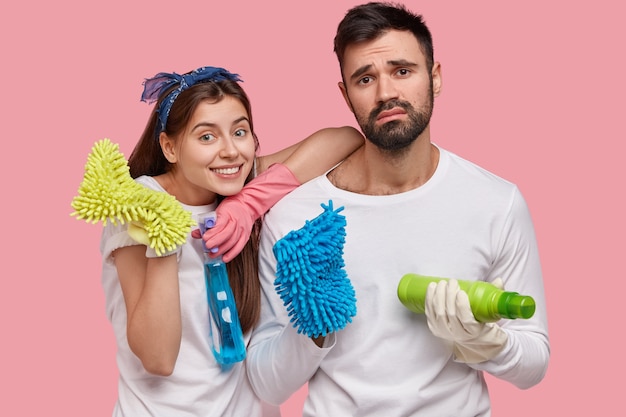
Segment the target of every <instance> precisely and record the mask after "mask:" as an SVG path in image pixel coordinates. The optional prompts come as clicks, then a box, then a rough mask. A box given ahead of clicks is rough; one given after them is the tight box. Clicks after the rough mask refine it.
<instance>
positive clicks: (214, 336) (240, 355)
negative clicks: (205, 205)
mask: <svg viewBox="0 0 626 417" xmlns="http://www.w3.org/2000/svg"><path fill="white" fill-rule="evenodd" d="M215 219H216V217H215V213H214V212H212V213H210V214H209V215H208V216H206V217H205V218H204V219H202V220H201V221H200V223H199V226H200V231H201V233H202V234H204V232H206V230H207V229H210V228H212V227H213V226H215ZM208 252H209V249H206V248H205V251H204V279H205V282H206V290H207V301H208V303H209V312H210V317H209V322H210V325H211V329H210V338H211V347H212V349H213V355H214V356H215V359H216V360H217V362H218V363H220V364H221V365H231V364H234V363H236V362H240V361H242V360H244V358H245V357H246V345H245V342H244V339H243V332H242V330H241V324H240V323H239V314H238V313H237V305H236V304H235V297H234V296H233V291H232V289H231V288H230V283H229V281H228V272H227V271H226V264H225V263H224V262H223V261H222V257H221V256H218V257H215V258H211V257H210V256H209V255H208Z"/></svg>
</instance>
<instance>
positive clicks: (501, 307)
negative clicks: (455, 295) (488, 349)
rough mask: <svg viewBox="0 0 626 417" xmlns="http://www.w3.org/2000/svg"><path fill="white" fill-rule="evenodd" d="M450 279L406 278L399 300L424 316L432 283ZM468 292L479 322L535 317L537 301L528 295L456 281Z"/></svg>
mask: <svg viewBox="0 0 626 417" xmlns="http://www.w3.org/2000/svg"><path fill="white" fill-rule="evenodd" d="M447 279H448V278H438V277H429V276H424V275H418V274H406V275H404V276H403V277H402V279H401V280H400V283H399V284H398V298H399V299H400V301H401V302H402V304H403V305H404V306H405V307H406V308H408V309H409V310H411V311H413V312H415V313H424V302H425V300H426V290H427V289H428V284H430V283H431V282H438V281H441V280H447ZM457 282H458V283H459V287H460V288H461V290H463V291H465V292H466V293H467V295H468V298H469V301H470V307H471V308H472V313H474V317H475V318H476V320H478V321H480V322H484V323H487V322H494V321H498V320H500V319H529V318H531V317H532V316H533V314H535V300H534V299H533V298H532V297H530V296H528V295H520V294H518V293H516V292H513V291H504V290H501V289H499V288H498V287H496V286H495V285H492V284H490V283H488V282H484V281H465V280H457Z"/></svg>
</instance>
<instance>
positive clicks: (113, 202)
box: [71, 139, 195, 255]
mask: <svg viewBox="0 0 626 417" xmlns="http://www.w3.org/2000/svg"><path fill="white" fill-rule="evenodd" d="M72 208H73V209H74V210H75V211H74V212H73V213H71V216H76V218H77V219H84V220H85V221H87V222H90V223H97V222H99V221H101V222H103V224H104V225H106V223H107V221H111V222H112V223H113V224H117V222H120V223H121V224H124V223H126V222H128V223H129V228H128V233H129V234H130V235H131V237H132V238H133V239H135V240H136V241H138V242H139V243H143V244H145V245H147V246H150V247H151V248H152V249H154V251H155V252H156V253H157V255H162V254H163V253H165V252H166V251H173V250H175V249H176V248H177V247H178V246H180V245H182V244H183V243H185V241H186V239H187V235H188V234H189V232H190V230H191V227H192V226H194V225H195V222H194V221H193V219H192V217H191V213H190V212H188V211H187V210H185V209H183V207H182V206H181V205H180V203H179V202H178V201H177V200H176V199H175V198H174V197H173V196H172V195H170V194H168V193H164V192H159V191H155V190H151V189H149V188H147V187H144V186H143V185H141V184H139V183H137V182H135V181H134V180H133V179H132V177H131V176H130V171H129V168H128V162H127V161H126V159H125V158H124V155H122V153H121V152H120V151H119V145H118V144H115V143H112V142H111V141H110V140H109V139H102V140H100V141H98V142H96V143H95V145H94V146H93V148H92V151H91V153H90V154H89V156H88V157H87V164H86V165H85V175H84V178H83V181H82V183H81V185H80V187H79V189H78V196H76V197H74V199H73V200H72Z"/></svg>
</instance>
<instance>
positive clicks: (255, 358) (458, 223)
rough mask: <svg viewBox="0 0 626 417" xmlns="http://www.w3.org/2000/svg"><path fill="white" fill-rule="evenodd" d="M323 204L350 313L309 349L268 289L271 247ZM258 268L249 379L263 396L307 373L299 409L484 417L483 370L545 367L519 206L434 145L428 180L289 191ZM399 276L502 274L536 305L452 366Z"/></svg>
mask: <svg viewBox="0 0 626 417" xmlns="http://www.w3.org/2000/svg"><path fill="white" fill-rule="evenodd" d="M329 200H332V202H333V206H334V208H335V209H338V208H339V207H344V210H343V211H341V214H342V215H344V216H345V218H346V222H347V225H346V242H345V247H344V261H345V265H346V267H345V269H346V273H347V276H348V278H349V279H350V280H351V283H352V285H353V287H354V289H355V292H356V300H357V305H356V308H357V313H356V316H355V317H354V318H353V321H352V323H349V324H347V326H346V327H345V328H344V329H343V330H340V331H338V332H336V333H334V334H332V335H331V336H330V337H328V338H327V340H326V342H325V345H324V348H317V346H315V345H314V343H313V342H312V341H311V340H309V339H308V338H307V337H306V336H304V335H302V334H298V333H297V332H296V330H295V329H294V328H293V327H292V325H291V323H289V317H288V316H287V314H286V309H285V307H284V306H283V303H282V301H281V299H280V298H279V296H278V295H277V293H276V291H275V289H274V279H275V271H276V259H275V258H274V254H273V252H272V248H273V246H274V244H275V242H276V241H277V240H278V239H280V238H282V237H284V236H285V235H286V234H287V233H289V232H290V231H292V230H298V229H300V228H302V227H303V226H304V224H305V221H306V220H311V219H314V218H315V217H317V216H318V215H319V214H320V213H321V212H322V211H323V210H322V208H321V207H320V204H322V203H323V204H328V201H329ZM260 273H261V282H262V285H263V304H262V313H261V314H262V316H261V322H260V323H259V325H258V326H257V328H256V329H255V330H254V332H253V335H252V339H251V342H250V345H249V349H248V359H247V361H248V372H249V375H250V380H251V382H252V384H253V386H254V388H255V390H257V393H259V395H260V396H261V397H262V398H263V399H264V400H267V401H269V402H271V403H280V402H282V401H284V400H285V399H287V398H288V397H289V395H290V394H291V393H292V392H294V391H296V390H297V389H298V388H299V387H300V386H302V384H304V383H305V382H307V381H308V382H309V385H308V392H309V394H308V397H307V399H306V401H305V406H304V415H305V416H311V417H312V416H372V417H374V416H376V417H379V416H455V417H463V416H472V417H474V416H488V415H489V414H490V399H489V394H488V391H487V387H486V384H485V380H484V378H483V371H487V372H489V373H491V374H493V375H495V376H496V377H499V378H502V379H504V380H507V381H510V382H511V383H513V384H515V385H518V386H520V387H529V386H532V385H534V384H536V383H538V382H539V381H540V380H541V379H542V377H543V375H544V373H545V371H546V367H547V363H548V357H549V346H548V336H547V319H546V310H545V302H544V290H543V283H542V274H541V268H540V263H539V256H538V251H537V246H536V239H535V234H534V229H533V225H532V222H531V218H530V215H529V212H528V209H527V206H526V203H525V201H524V199H523V198H522V195H521V194H520V192H519V190H518V188H517V187H516V186H515V185H514V184H511V183H510V182H508V181H505V180H503V179H501V178H499V177H497V176H495V175H493V174H491V173H489V172H487V171H485V170H484V169H482V168H480V167H478V166H476V165H474V164H472V163H470V162H468V161H466V160H463V159H461V158H459V157H458V156H456V155H454V154H452V153H449V152H447V151H445V150H443V149H440V161H439V164H438V167H437V169H436V172H435V174H434V175H433V176H432V178H431V179H430V180H429V181H428V182H427V183H426V184H424V185H422V186H421V187H419V188H416V189H414V190H411V191H408V192H404V193H400V194H394V195H384V196H372V195H362V194H356V193H352V192H348V191H345V190H341V189H338V188H336V187H334V186H333V185H332V184H331V183H330V182H329V180H328V179H327V177H326V176H321V177H318V178H316V179H314V180H312V181H310V182H308V183H306V184H304V185H302V186H301V187H299V188H298V189H296V190H295V191H293V192H292V193H290V194H289V195H287V196H286V197H285V198H283V199H282V200H281V201H280V202H278V203H277V204H276V205H275V206H274V207H273V208H272V209H271V210H270V211H269V213H268V214H267V215H266V216H265V222H264V226H263V231H262V237H261V247H260ZM407 273H417V274H422V275H427V276H438V277H445V278H456V279H463V280H487V281H492V280H494V279H495V278H497V277H501V278H502V279H503V281H504V286H505V289H507V290H509V291H517V292H519V293H520V294H525V295H531V296H532V297H533V298H534V299H535V301H536V303H537V309H536V312H535V314H534V316H533V317H532V318H531V319H529V320H504V321H501V322H500V323H499V324H500V325H501V326H502V328H503V329H504V330H505V331H506V332H507V334H508V336H509V337H508V342H507V345H506V346H505V348H504V349H503V351H502V352H501V353H500V354H498V355H497V356H496V357H495V358H493V359H492V360H490V361H487V362H483V363H480V364H475V365H467V364H464V363H459V362H456V361H455V360H454V358H453V351H452V346H451V345H450V343H449V342H446V341H443V340H442V339H439V338H437V337H435V336H433V335H432V333H431V332H430V330H429V329H428V326H427V324H426V317H425V316H424V315H420V314H415V313H413V312H411V311H409V310H408V309H407V308H405V307H404V306H403V305H402V304H401V302H400V301H399V299H398V296H397V287H398V282H399V281H400V279H401V278H402V277H403V276H404V275H405V274H407Z"/></svg>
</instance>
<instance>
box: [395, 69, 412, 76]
mask: <svg viewBox="0 0 626 417" xmlns="http://www.w3.org/2000/svg"><path fill="white" fill-rule="evenodd" d="M410 73H411V71H409V70H408V69H406V68H401V69H399V70H398V75H401V76H405V75H409V74H410Z"/></svg>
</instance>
